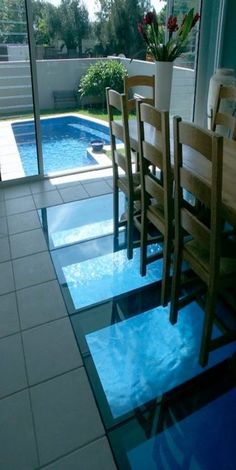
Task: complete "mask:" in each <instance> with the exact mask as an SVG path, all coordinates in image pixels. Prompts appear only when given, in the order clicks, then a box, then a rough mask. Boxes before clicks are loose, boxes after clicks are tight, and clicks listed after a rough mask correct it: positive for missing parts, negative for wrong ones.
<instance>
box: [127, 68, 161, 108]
mask: <svg viewBox="0 0 236 470" xmlns="http://www.w3.org/2000/svg"><path fill="white" fill-rule="evenodd" d="M140 87H141V90H140ZM143 87H144V89H145V92H146V91H149V92H148V93H147V95H148V96H145V95H146V93H145V95H144V96H143ZM135 89H136V92H135ZM137 89H138V90H140V91H142V93H141V94H138V93H137ZM124 93H125V95H126V97H127V109H128V112H130V111H135V110H136V100H137V99H142V101H144V100H146V99H147V100H148V102H149V103H150V104H153V105H154V103H155V76H154V75H152V76H148V75H133V76H128V75H127V76H125V78H124Z"/></svg>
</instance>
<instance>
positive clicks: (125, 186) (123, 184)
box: [118, 173, 141, 200]
mask: <svg viewBox="0 0 236 470" xmlns="http://www.w3.org/2000/svg"><path fill="white" fill-rule="evenodd" d="M118 186H119V188H120V189H121V190H122V191H123V192H124V193H125V194H128V192H129V180H128V177H127V176H126V175H122V176H120V177H119V180H118ZM133 195H134V199H135V200H140V199H141V182H140V174H139V173H134V174H133Z"/></svg>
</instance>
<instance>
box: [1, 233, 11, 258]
mask: <svg viewBox="0 0 236 470" xmlns="http://www.w3.org/2000/svg"><path fill="white" fill-rule="evenodd" d="M10 258H11V254H10V245H9V239H8V237H4V238H1V239H0V263H1V262H2V261H8V260H9V259H10Z"/></svg>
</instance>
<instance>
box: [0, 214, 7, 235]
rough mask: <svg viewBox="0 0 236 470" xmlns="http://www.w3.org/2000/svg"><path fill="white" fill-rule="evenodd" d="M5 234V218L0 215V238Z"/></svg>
mask: <svg viewBox="0 0 236 470" xmlns="http://www.w3.org/2000/svg"><path fill="white" fill-rule="evenodd" d="M7 235H8V228H7V218H6V217H0V238H3V237H6V236H7Z"/></svg>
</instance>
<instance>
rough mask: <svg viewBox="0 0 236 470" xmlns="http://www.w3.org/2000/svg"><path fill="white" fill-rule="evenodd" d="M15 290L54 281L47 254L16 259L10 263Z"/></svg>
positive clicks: (52, 269)
mask: <svg viewBox="0 0 236 470" xmlns="http://www.w3.org/2000/svg"><path fill="white" fill-rule="evenodd" d="M12 265H13V271H14V276H15V283H16V288H17V289H24V287H30V286H33V285H35V284H41V283H42V282H46V281H51V280H52V279H55V277H56V276H55V271H54V268H53V265H52V262H51V259H50V256H49V254H48V253H47V252H42V253H37V254H36V255H30V256H26V257H25V258H18V259H16V260H13V261H12Z"/></svg>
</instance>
